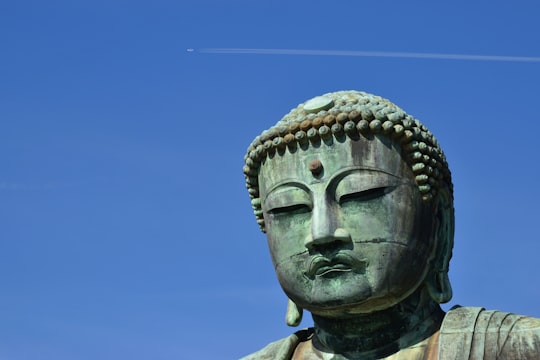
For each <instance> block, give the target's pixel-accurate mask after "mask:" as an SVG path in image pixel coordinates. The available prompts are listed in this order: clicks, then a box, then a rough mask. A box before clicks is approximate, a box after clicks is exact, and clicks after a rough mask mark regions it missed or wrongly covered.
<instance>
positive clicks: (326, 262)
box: [304, 252, 366, 279]
mask: <svg viewBox="0 0 540 360" xmlns="http://www.w3.org/2000/svg"><path fill="white" fill-rule="evenodd" d="M365 268H366V261H365V260H361V259H357V258H355V257H353V256H351V255H349V254H347V253H344V252H339V253H337V254H336V255H335V256H333V257H331V258H329V257H326V256H324V255H316V256H314V257H312V258H311V261H310V262H309V265H308V270H307V271H306V272H305V273H304V274H305V275H306V276H307V277H309V278H311V279H313V278H315V277H317V276H328V275H338V273H341V272H350V271H355V272H364V270H365Z"/></svg>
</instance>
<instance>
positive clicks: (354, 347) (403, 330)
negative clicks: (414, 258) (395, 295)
mask: <svg viewBox="0 0 540 360" xmlns="http://www.w3.org/2000/svg"><path fill="white" fill-rule="evenodd" d="M443 317H444V312H443V311H442V309H441V308H440V306H439V304H437V303H435V302H434V301H433V300H431V298H430V297H429V295H428V294H427V291H425V290H423V289H422V290H419V291H417V292H416V293H414V294H412V295H411V296H409V297H408V298H407V299H405V300H404V301H403V302H401V303H400V304H398V305H396V306H394V307H391V308H389V309H386V310H383V311H378V312H374V313H369V314H359V315H350V316H348V317H344V318H327V317H322V316H318V315H315V314H313V321H314V325H315V336H314V339H313V346H314V347H315V348H316V349H318V350H320V351H323V352H328V353H334V354H341V355H343V356H344V358H345V359H348V358H354V359H356V358H360V357H362V358H371V357H373V358H380V357H384V356H389V355H390V354H393V353H395V352H397V351H399V350H400V349H404V348H407V347H408V346H411V345H413V344H416V343H418V342H420V341H422V340H424V339H426V338H428V337H430V336H431V335H433V334H434V333H435V332H436V331H437V330H438V329H439V327H440V325H441V322H442V319H443Z"/></svg>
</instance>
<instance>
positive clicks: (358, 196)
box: [339, 186, 394, 205]
mask: <svg viewBox="0 0 540 360" xmlns="http://www.w3.org/2000/svg"><path fill="white" fill-rule="evenodd" d="M393 188H394V187H389V186H383V187H378V188H373V189H368V190H364V191H359V192H354V193H351V194H344V195H342V196H341V197H340V198H339V204H340V205H343V204H344V203H346V202H349V201H369V200H373V199H377V198H380V197H382V196H383V195H385V194H387V193H388V192H390V191H391V190H393Z"/></svg>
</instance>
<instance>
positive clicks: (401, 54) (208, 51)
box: [187, 48, 540, 62]
mask: <svg viewBox="0 0 540 360" xmlns="http://www.w3.org/2000/svg"><path fill="white" fill-rule="evenodd" d="M187 51H188V52H195V51H197V52H200V53H206V54H258V55H309V56H358V57H386V58H409V59H439V60H474V61H503V62H540V57H529V56H499V55H466V54H437V53H416V52H391V51H351V50H302V49H250V48H202V49H197V50H196V49H193V48H189V49H187Z"/></svg>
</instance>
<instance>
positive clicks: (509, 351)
mask: <svg viewBox="0 0 540 360" xmlns="http://www.w3.org/2000/svg"><path fill="white" fill-rule="evenodd" d="M312 337H313V329H305V330H300V331H298V332H296V333H294V334H292V335H290V336H288V337H286V338H284V339H281V340H279V341H276V342H273V343H271V344H269V345H268V346H266V347H265V348H263V349H262V350H260V351H258V352H256V353H253V354H251V355H248V356H246V357H244V358H243V359H242V360H296V359H322V357H319V356H317V355H316V354H315V353H313V352H310V349H311V339H312ZM380 359H388V360H390V359H391V360H402V359H407V360H417V359H418V360H432V359H433V360H435V359H440V360H465V359H471V360H490V359H493V360H495V359H506V360H533V359H534V360H538V359H540V319H537V318H531V317H527V316H521V315H516V314H512V313H506V312H501V311H489V310H485V309H483V308H477V307H455V308H453V309H452V310H450V311H449V312H448V313H446V315H445V317H444V320H443V323H442V325H441V328H440V330H439V331H438V332H436V333H435V334H433V335H432V336H431V337H429V338H428V339H426V340H424V341H422V342H420V343H418V344H416V345H413V346H410V347H409V348H406V349H401V350H400V351H398V352H397V353H394V354H392V355H390V356H388V357H382V358H380Z"/></svg>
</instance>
